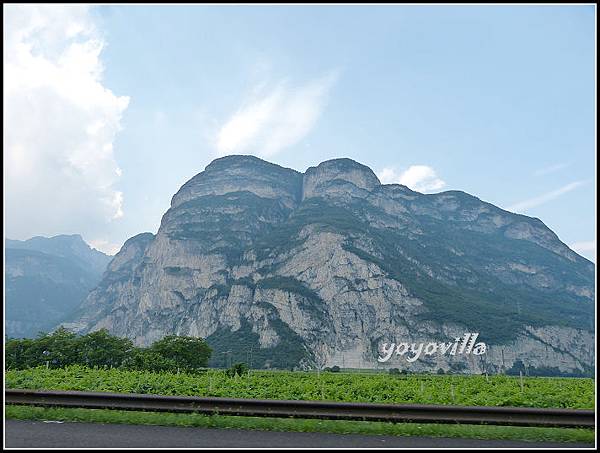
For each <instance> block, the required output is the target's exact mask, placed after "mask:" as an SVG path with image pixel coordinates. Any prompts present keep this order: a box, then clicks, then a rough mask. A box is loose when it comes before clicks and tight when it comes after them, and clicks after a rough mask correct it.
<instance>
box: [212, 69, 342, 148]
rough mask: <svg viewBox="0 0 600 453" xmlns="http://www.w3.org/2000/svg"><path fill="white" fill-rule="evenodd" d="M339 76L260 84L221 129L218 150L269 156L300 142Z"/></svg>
mask: <svg viewBox="0 0 600 453" xmlns="http://www.w3.org/2000/svg"><path fill="white" fill-rule="evenodd" d="M337 78H338V73H337V72H331V73H329V74H326V75H325V76H323V77H320V78H318V79H316V80H313V81H311V82H309V83H307V84H304V85H298V86H290V84H289V83H288V82H286V81H281V82H279V83H278V84H277V85H275V86H274V87H273V86H271V87H267V86H266V85H265V84H261V86H259V87H257V88H256V89H255V90H253V95H252V96H251V97H250V99H249V100H248V101H247V102H245V103H244V104H243V105H242V106H241V107H240V108H239V109H238V110H237V111H236V112H235V113H234V114H233V115H232V116H231V117H230V118H229V119H228V120H227V121H226V122H225V124H224V125H223V126H222V127H221V128H220V129H219V131H218V133H217V136H216V148H217V152H218V153H219V155H227V154H243V153H247V152H249V153H252V154H256V155H259V156H262V157H270V156H273V155H275V154H277V153H279V152H280V151H282V150H283V149H285V148H288V147H290V146H292V145H294V144H296V143H298V142H299V141H300V140H302V139H303V138H304V137H305V136H306V135H307V134H308V133H309V132H310V130H311V129H312V128H313V126H314V124H315V122H316V121H317V119H318V118H319V116H320V115H321V112H322V111H323V109H324V107H325V104H326V102H327V99H328V95H329V91H330V90H331V87H332V86H333V85H334V83H335V81H336V80H337Z"/></svg>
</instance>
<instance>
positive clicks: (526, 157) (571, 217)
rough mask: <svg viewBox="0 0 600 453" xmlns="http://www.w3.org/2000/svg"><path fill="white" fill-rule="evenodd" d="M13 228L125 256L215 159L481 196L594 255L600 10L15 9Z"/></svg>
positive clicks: (11, 40)
mask: <svg viewBox="0 0 600 453" xmlns="http://www.w3.org/2000/svg"><path fill="white" fill-rule="evenodd" d="M4 13H5V15H4V26H5V31H4V39H5V57H4V70H5V87H4V90H5V91H4V94H5V104H4V114H5V123H4V127H5V151H4V163H5V189H6V195H5V209H6V211H5V213H6V216H5V218H6V222H5V229H6V235H7V237H10V238H16V239H25V238H28V237H31V236H33V235H55V234H60V233H80V234H82V235H83V237H84V239H86V240H87V241H88V242H89V243H91V244H92V245H94V246H95V247H97V248H98V249H100V250H103V251H107V252H111V253H114V252H115V251H116V250H118V248H119V247H120V246H121V245H122V243H123V242H124V241H125V240H126V239H127V238H128V237H131V236H133V235H135V234H137V233H140V232H144V231H151V232H156V230H157V228H158V226H159V224H160V219H161V216H162V215H163V213H164V212H165V211H166V210H167V208H168V207H169V203H170V200H171V197H172V195H173V194H174V193H175V192H176V191H177V190H178V189H179V187H180V186H181V185H182V184H183V183H184V182H185V181H186V180H188V179H189V178H190V177H192V176H194V175H195V174H197V173H198V172H200V171H202V170H203V169H204V167H205V166H206V165H207V164H208V163H209V162H210V161H211V160H213V159H214V158H216V157H218V156H222V155H226V154H255V155H257V156H259V157H263V158H265V159H267V160H269V161H272V162H275V163H278V164H280V165H283V166H287V167H291V168H295V169H297V170H300V171H304V170H305V169H306V168H307V167H309V166H312V165H316V164H318V163H319V162H321V161H323V160H326V159H330V158H335V157H350V158H353V159H355V160H357V161H359V162H361V163H364V164H366V165H368V166H370V167H371V168H373V170H374V171H375V172H376V173H377V174H378V175H379V177H380V179H381V180H382V182H384V183H391V182H400V183H403V184H406V185H408V186H410V187H412V188H414V189H416V190H420V191H423V192H439V191H443V190H450V189H452V190H464V191H466V192H469V193H471V194H473V195H476V196H478V197H479V198H481V199H483V200H485V201H489V202H491V203H494V204H496V205H498V206H500V207H502V208H505V209H508V210H511V211H516V212H521V213H524V214H527V215H530V216H534V217H538V218H540V219H541V220H542V221H543V222H544V223H546V225H548V226H549V227H550V228H552V229H553V230H554V231H555V232H556V233H557V234H558V236H559V237H560V239H561V240H563V241H564V242H565V243H567V244H569V245H570V246H572V247H573V248H574V249H576V250H577V251H579V252H580V253H581V254H583V255H584V256H586V257H588V258H590V259H594V256H595V170H594V168H595V121H594V118H595V98H596V93H595V29H594V27H595V25H594V22H595V9H594V7H593V6H575V7H565V6H529V7H518V6H495V7H491V6H480V7H473V6H453V7H450V6H448V7H442V6H357V5H352V6H343V7H335V6H285V7H284V6H247V7H239V6H222V7H217V6H213V7H207V6H101V7H100V6H96V7H91V8H90V7H85V6H67V7H60V6H18V7H17V6H6V5H5V6H4Z"/></svg>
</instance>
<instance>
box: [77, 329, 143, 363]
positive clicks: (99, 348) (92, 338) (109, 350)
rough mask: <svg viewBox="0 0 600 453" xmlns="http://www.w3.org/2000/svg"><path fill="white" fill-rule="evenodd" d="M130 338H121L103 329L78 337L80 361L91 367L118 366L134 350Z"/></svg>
mask: <svg viewBox="0 0 600 453" xmlns="http://www.w3.org/2000/svg"><path fill="white" fill-rule="evenodd" d="M133 349H134V347H133V343H132V341H131V340H130V339H129V338H119V337H115V336H113V335H110V334H109V333H108V330H106V329H101V330H97V331H95V332H90V333H88V334H87V335H84V336H82V337H80V338H78V339H77V351H78V355H79V363H81V364H83V365H87V366H89V367H95V366H97V367H110V366H113V367H118V366H121V365H122V364H123V362H124V361H125V359H127V357H129V356H130V355H131V353H132V351H133Z"/></svg>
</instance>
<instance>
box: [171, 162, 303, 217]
mask: <svg viewBox="0 0 600 453" xmlns="http://www.w3.org/2000/svg"><path fill="white" fill-rule="evenodd" d="M301 181H302V174H301V173H299V172H297V171H295V170H292V169H290V168H284V167H281V166H279V165H276V164H272V163H270V162H267V161H265V160H262V159H259V158H258V157H254V156H245V155H235V156H226V157H221V158H219V159H215V160H213V161H212V162H211V163H210V164H209V165H208V166H207V167H206V168H205V170H204V171H203V172H201V173H199V174H197V175H196V176H194V177H193V178H192V179H190V180H189V181H188V182H187V183H185V184H184V185H183V186H182V187H181V189H179V191H178V192H177V193H176V194H175V196H174V197H173V199H172V201H171V207H172V208H175V207H177V206H179V205H181V204H182V203H185V202H188V201H190V200H194V199H196V198H199V197H203V196H207V195H224V194H227V193H233V192H252V193H253V194H255V195H258V196H260V197H264V198H270V199H274V198H280V199H281V200H282V202H283V203H284V204H285V205H286V206H288V207H292V206H295V205H296V204H297V203H298V202H299V198H300V188H301Z"/></svg>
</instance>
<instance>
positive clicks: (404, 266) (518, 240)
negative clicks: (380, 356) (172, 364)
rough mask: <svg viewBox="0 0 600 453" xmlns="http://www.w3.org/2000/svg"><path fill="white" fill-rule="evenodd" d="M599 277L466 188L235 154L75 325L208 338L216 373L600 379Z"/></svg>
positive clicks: (191, 187)
mask: <svg viewBox="0 0 600 453" xmlns="http://www.w3.org/2000/svg"><path fill="white" fill-rule="evenodd" d="M594 272H595V269H594V265H593V264H592V263H591V262H590V261H588V260H586V259H585V258H583V257H581V256H579V255H578V254H576V253H575V252H573V251H572V250H570V249H569V247H568V246H567V245H565V244H564V243H563V242H561V241H560V240H559V238H558V237H557V236H556V234H554V233H553V232H552V231H551V230H550V229H549V228H548V227H546V225H544V223H543V222H542V221H540V220H539V219H536V218H531V217H527V216H523V215H519V214H514V213H511V212H508V211H505V210H503V209H500V208H498V207H496V206H494V205H492V204H490V203H486V202H484V201H481V200H480V199H478V198H476V197H474V196H472V195H469V194H467V193H464V192H460V191H447V192H441V193H437V194H428V195H426V194H422V193H418V192H415V191H412V190H410V189H409V188H408V187H405V186H403V185H398V184H389V185H383V184H381V183H380V182H379V180H378V178H377V176H376V175H375V174H374V173H373V171H372V170H371V169H370V168H368V167H366V166H364V165H361V164H359V163H357V162H354V161H353V160H350V159H334V160H329V161H326V162H323V163H321V164H319V165H318V166H316V167H311V168H309V169H308V170H307V171H306V172H305V173H300V172H297V171H295V170H291V169H288V168H283V167H280V166H278V165H274V164H271V163H269V162H265V161H263V160H261V159H258V158H256V157H252V156H228V157H224V158H220V159H217V160H215V161H213V162H212V163H211V164H210V165H208V166H207V167H206V169H205V170H204V171H203V172H201V173H199V174H198V175H196V176H195V177H193V178H192V179H191V180H189V181H188V182H187V183H185V184H184V185H183V186H182V187H181V188H180V190H179V191H178V192H177V193H176V194H175V195H174V196H173V198H172V201H171V207H170V209H169V210H168V211H167V212H166V213H165V215H164V216H163V218H162V222H161V226H160V229H159V231H158V233H157V234H156V236H155V235H152V234H150V233H144V234H141V235H138V236H135V237H133V238H131V239H129V240H128V241H127V242H126V243H125V244H124V246H123V248H122V249H121V251H120V252H119V253H118V254H117V255H116V256H115V258H114V260H113V261H112V262H111V263H110V265H109V267H108V269H107V272H106V273H105V275H104V277H103V279H102V281H101V282H100V284H99V285H98V287H97V288H96V289H95V290H93V291H92V292H91V293H90V295H89V296H88V297H87V299H86V301H85V302H84V304H83V305H82V307H81V309H80V311H79V313H78V315H77V316H76V319H75V321H74V322H73V323H71V324H70V325H69V326H70V327H71V328H74V329H77V330H79V331H82V332H83V331H89V330H95V329H99V328H104V327H105V328H108V329H109V330H110V331H111V332H112V333H114V334H117V335H121V336H128V337H130V338H132V339H134V340H135V342H136V343H138V344H148V343H151V342H152V341H154V340H156V339H157V338H160V337H162V336H164V335H166V334H173V333H176V334H189V335H197V336H202V337H206V338H207V339H208V341H209V343H210V344H211V345H212V347H213V348H214V350H215V352H214V354H213V357H214V359H213V360H214V361H217V362H214V363H218V361H219V360H222V358H223V357H224V355H223V354H222V353H224V352H226V351H231V352H230V355H231V357H232V358H233V360H238V361H248V360H249V358H250V356H251V357H252V359H251V360H252V361H253V364H254V365H255V366H269V365H270V366H275V367H290V366H315V365H318V364H320V365H327V366H332V365H338V366H345V367H354V368H375V367H377V366H385V367H400V368H402V367H405V366H409V367H410V368H411V369H413V370H416V371H419V370H421V371H422V370H428V371H436V370H437V369H439V368H442V369H444V370H455V371H457V370H458V371H460V370H467V371H471V372H482V371H483V370H488V371H494V370H496V371H497V370H502V369H504V370H508V369H510V368H511V367H513V365H515V364H517V363H520V362H518V361H519V360H521V361H522V362H523V363H525V364H526V365H527V366H530V367H537V368H540V369H545V368H548V369H549V368H555V369H556V370H560V371H561V372H569V373H571V372H573V373H578V372H588V373H589V371H590V370H591V369H593V367H594V333H593V332H594V299H595V293H594V283H595V282H594ZM466 332H478V333H479V334H480V341H484V342H486V343H487V344H488V345H490V346H489V351H488V353H487V354H485V356H481V357H479V358H477V359H475V358H474V357H473V356H470V357H469V358H465V357H464V356H463V357H461V358H458V357H456V358H453V357H448V356H443V355H442V356H427V357H424V358H423V359H422V360H419V361H417V362H414V363H412V364H407V363H406V362H402V361H397V360H396V361H395V360H390V361H389V362H387V363H386V364H385V365H380V364H378V363H377V360H376V357H377V349H378V348H379V347H380V346H381V344H382V343H385V342H388V343H389V342H394V341H396V342H411V343H412V342H429V341H437V342H439V341H452V339H454V338H455V337H457V336H459V337H460V336H462V335H463V333H466Z"/></svg>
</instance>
